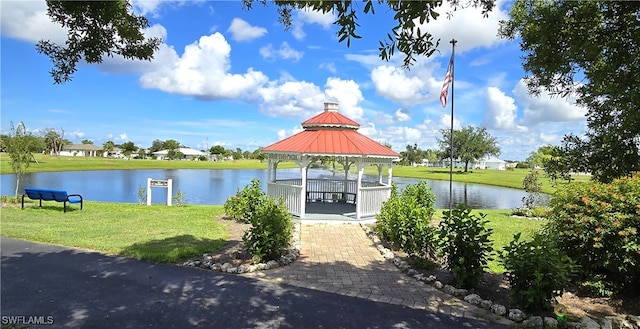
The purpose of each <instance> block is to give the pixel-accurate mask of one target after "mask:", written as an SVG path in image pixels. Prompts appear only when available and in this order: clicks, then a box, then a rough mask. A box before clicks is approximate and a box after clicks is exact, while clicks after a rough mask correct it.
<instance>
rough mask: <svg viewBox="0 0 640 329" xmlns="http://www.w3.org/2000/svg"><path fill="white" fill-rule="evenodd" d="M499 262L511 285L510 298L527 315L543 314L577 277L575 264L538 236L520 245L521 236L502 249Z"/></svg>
mask: <svg viewBox="0 0 640 329" xmlns="http://www.w3.org/2000/svg"><path fill="white" fill-rule="evenodd" d="M500 262H501V263H502V265H503V266H504V268H505V270H506V272H505V275H506V277H507V279H508V280H509V284H510V285H511V298H512V299H513V300H514V302H515V303H516V304H518V305H519V306H521V307H522V308H524V309H525V310H527V311H541V310H544V309H547V308H549V307H550V306H551V300H552V299H553V298H554V297H556V296H560V295H561V294H562V290H563V289H564V288H565V287H566V285H567V284H569V282H570V281H571V278H572V276H573V274H574V273H575V269H576V266H575V263H574V262H573V261H572V260H571V259H570V258H569V257H568V256H567V255H564V254H561V253H559V252H558V249H557V248H555V246H553V245H552V243H551V242H550V241H549V240H548V239H546V237H545V236H543V235H540V234H536V235H534V237H533V239H532V240H531V241H521V240H520V233H517V234H515V235H514V236H513V240H512V241H511V242H510V243H509V245H507V246H505V247H504V248H503V252H502V254H501V255H500Z"/></svg>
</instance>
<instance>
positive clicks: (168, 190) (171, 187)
mask: <svg viewBox="0 0 640 329" xmlns="http://www.w3.org/2000/svg"><path fill="white" fill-rule="evenodd" d="M172 184H173V179H167V206H171V196H172V195H173V192H172V191H173V186H172Z"/></svg>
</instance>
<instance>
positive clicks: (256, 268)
mask: <svg viewBox="0 0 640 329" xmlns="http://www.w3.org/2000/svg"><path fill="white" fill-rule="evenodd" d="M257 270H258V266H256V265H249V272H255V271H257Z"/></svg>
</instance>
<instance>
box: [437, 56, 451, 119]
mask: <svg viewBox="0 0 640 329" xmlns="http://www.w3.org/2000/svg"><path fill="white" fill-rule="evenodd" d="M452 80H453V55H451V59H450V60H449V67H448V68H447V74H445V76H444V82H443V83H442V91H441V92H440V104H442V107H446V106H447V96H448V95H449V83H451V81H452Z"/></svg>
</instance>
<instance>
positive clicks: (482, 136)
mask: <svg viewBox="0 0 640 329" xmlns="http://www.w3.org/2000/svg"><path fill="white" fill-rule="evenodd" d="M440 132H441V133H442V139H438V144H439V145H440V153H441V155H442V156H443V158H449V157H451V146H450V136H451V131H450V130H449V129H441V130H440ZM499 154H500V147H498V144H497V142H496V138H495V137H492V136H491V135H490V134H489V133H488V132H487V129H485V128H474V127H472V126H467V127H463V128H462V129H460V130H454V131H453V159H459V160H460V161H462V162H464V172H467V171H468V169H469V162H472V161H475V160H478V159H480V158H482V157H485V156H487V155H499ZM453 159H452V161H453Z"/></svg>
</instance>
